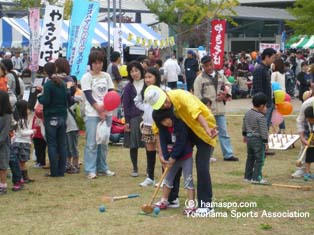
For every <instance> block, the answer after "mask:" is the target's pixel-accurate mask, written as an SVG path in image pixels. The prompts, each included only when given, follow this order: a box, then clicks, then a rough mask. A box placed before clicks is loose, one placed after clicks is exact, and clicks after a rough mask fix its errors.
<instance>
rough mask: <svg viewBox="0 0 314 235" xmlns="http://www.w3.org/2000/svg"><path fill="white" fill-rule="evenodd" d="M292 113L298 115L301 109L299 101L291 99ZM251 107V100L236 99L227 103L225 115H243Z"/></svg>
mask: <svg viewBox="0 0 314 235" xmlns="http://www.w3.org/2000/svg"><path fill="white" fill-rule="evenodd" d="M291 103H292V105H293V112H296V113H298V112H299V110H300V107H301V101H300V100H299V99H292V100H291ZM251 107H252V99H236V100H232V101H231V102H227V104H226V111H227V113H230V112H231V113H234V112H241V113H245V112H246V111H247V110H248V109H250V108H251ZM296 113H295V114H296Z"/></svg>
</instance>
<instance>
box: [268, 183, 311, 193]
mask: <svg viewBox="0 0 314 235" xmlns="http://www.w3.org/2000/svg"><path fill="white" fill-rule="evenodd" d="M270 185H271V186H275V187H280V188H290V189H301V190H303V191H310V190H311V188H312V187H311V186H300V185H289V184H270Z"/></svg>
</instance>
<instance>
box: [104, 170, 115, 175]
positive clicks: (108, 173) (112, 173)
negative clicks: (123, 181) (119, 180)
mask: <svg viewBox="0 0 314 235" xmlns="http://www.w3.org/2000/svg"><path fill="white" fill-rule="evenodd" d="M105 174H106V176H114V175H116V173H115V172H113V171H111V170H106V172H105Z"/></svg>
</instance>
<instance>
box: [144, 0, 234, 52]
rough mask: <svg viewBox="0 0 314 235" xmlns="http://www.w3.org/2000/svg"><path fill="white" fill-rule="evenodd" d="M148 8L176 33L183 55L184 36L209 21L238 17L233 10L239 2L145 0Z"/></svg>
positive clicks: (178, 46)
mask: <svg viewBox="0 0 314 235" xmlns="http://www.w3.org/2000/svg"><path fill="white" fill-rule="evenodd" d="M144 2H145V5H146V6H147V8H148V9H149V10H150V11H151V12H152V13H154V14H155V15H157V16H158V19H159V21H161V22H164V23H166V24H168V26H169V27H170V28H172V29H173V30H174V31H175V33H176V38H177V40H176V41H177V50H178V53H179V55H182V43H183V41H182V34H183V33H184V32H189V31H193V30H194V27H195V26H197V25H199V24H201V23H202V25H203V24H204V22H205V23H206V22H208V19H213V18H220V19H227V20H228V21H230V22H231V23H234V21H233V20H232V18H231V16H232V15H236V13H235V11H234V10H233V8H234V7H235V6H237V5H238V4H239V2H238V0H219V1H210V0H144Z"/></svg>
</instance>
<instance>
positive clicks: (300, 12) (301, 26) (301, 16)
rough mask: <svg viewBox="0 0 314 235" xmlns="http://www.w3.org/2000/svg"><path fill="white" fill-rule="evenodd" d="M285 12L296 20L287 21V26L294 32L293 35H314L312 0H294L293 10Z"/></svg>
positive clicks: (313, 5)
mask: <svg viewBox="0 0 314 235" xmlns="http://www.w3.org/2000/svg"><path fill="white" fill-rule="evenodd" d="M287 10H288V12H289V13H290V14H291V15H292V16H294V17H295V18H296V20H289V21H287V24H288V25H289V26H290V27H291V28H293V29H294V30H295V34H297V35H300V34H307V35H312V34H313V33H314V18H313V12H314V1H313V0H296V1H295V3H294V4H293V8H288V9H287Z"/></svg>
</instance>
